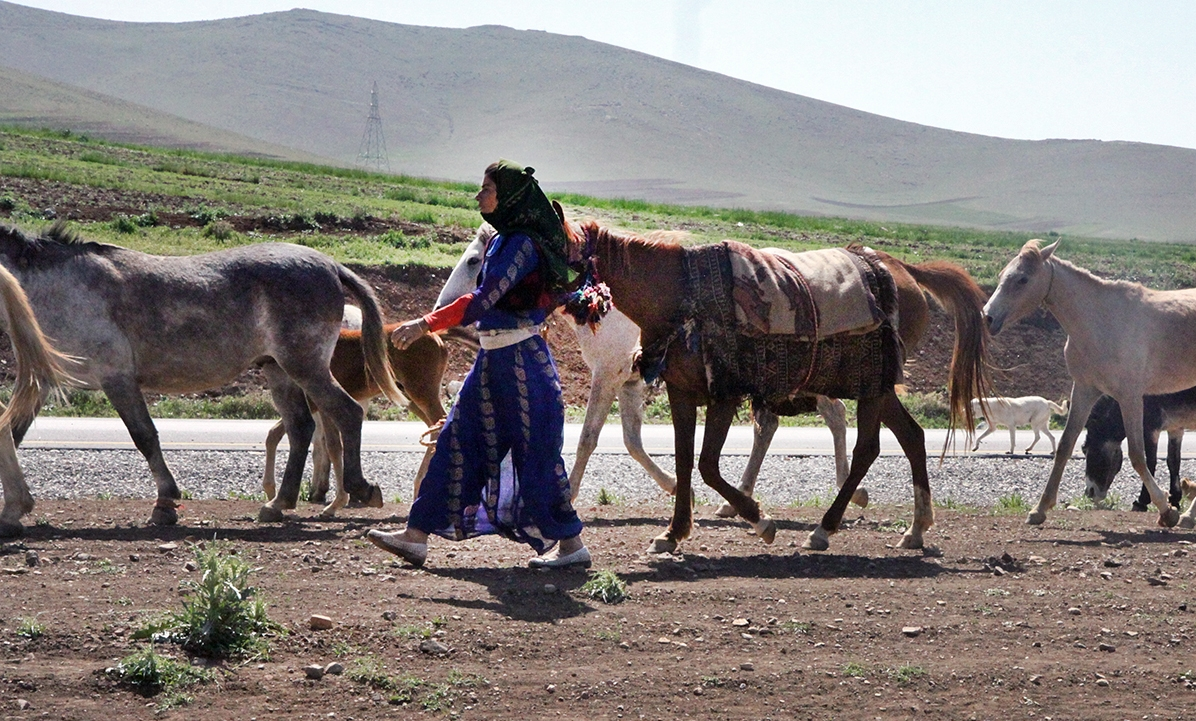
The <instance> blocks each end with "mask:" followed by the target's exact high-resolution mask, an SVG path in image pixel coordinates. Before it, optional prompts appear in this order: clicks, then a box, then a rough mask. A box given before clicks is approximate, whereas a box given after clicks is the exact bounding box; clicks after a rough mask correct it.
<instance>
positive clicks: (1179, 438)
mask: <svg viewBox="0 0 1196 721" xmlns="http://www.w3.org/2000/svg"><path fill="white" fill-rule="evenodd" d="M1183 442H1184V429H1182V428H1176V429H1174V430H1169V431H1167V472H1168V475H1169V476H1170V477H1171V489H1170V490H1171V498H1170V500H1171V505H1173V506H1175V507H1177V508H1178V507H1179V506H1180V504H1181V503H1183V499H1184V494H1183V489H1182V488H1180V484H1179V462H1180V457H1179V454H1180V451H1181V449H1182V447H1183ZM1155 448H1156V451H1155V452H1156V454H1157V453H1158V451H1157V448H1158V446H1157V445H1156V446H1155ZM1150 472H1151V473H1154V469H1153V468H1152V469H1151V471H1150Z"/></svg>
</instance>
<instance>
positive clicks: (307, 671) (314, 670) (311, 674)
mask: <svg viewBox="0 0 1196 721" xmlns="http://www.w3.org/2000/svg"><path fill="white" fill-rule="evenodd" d="M303 674H304V675H305V676H307V677H308V678H309V679H311V680H312V681H319V680H320V679H322V678H324V667H323V666H321V665H320V664H318V663H313V664H311V665H308V666H304V667H303Z"/></svg>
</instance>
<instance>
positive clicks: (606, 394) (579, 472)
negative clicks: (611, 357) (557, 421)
mask: <svg viewBox="0 0 1196 721" xmlns="http://www.w3.org/2000/svg"><path fill="white" fill-rule="evenodd" d="M618 380H619V379H618V378H617V377H614V376H613V375H612V374H610V373H599V372H598V371H597V370H595V371H594V372H593V374H591V376H590V397H589V400H588V401H587V402H586V419H585V422H584V423H582V426H581V438H580V439H579V440H578V441H577V457H576V459H575V460H574V461H573V469H572V470H571V471H569V493H570V496H569V499H570V500H571V501H576V500H577V494H578V493H579V492H581V477H582V476H583V475H584V474H585V472H586V464H587V463H589V462H590V455H591V454H592V453H593V452H594V448H595V447H596V446H597V445H598V436H599V435H600V434H601V433H602V426H603V424H604V423H606V416H607V414H608V413H610V407H611V406H612V405H613V404H614V402H615V394H616V392H617V388H616V384H617V383H618ZM620 410H622V409H620Z"/></svg>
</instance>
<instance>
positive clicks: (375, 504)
mask: <svg viewBox="0 0 1196 721" xmlns="http://www.w3.org/2000/svg"><path fill="white" fill-rule="evenodd" d="M367 488H369V489H370V492H369V495H367V496H366V497H365V498H354V497H353V496H351V495H350V496H349V506H350V507H351V508H381V507H382V488H381V487H380V486H376V485H374V484H373V483H371V484H369V485H368V486H367Z"/></svg>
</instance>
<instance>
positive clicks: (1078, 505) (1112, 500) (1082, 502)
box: [1067, 493, 1121, 511]
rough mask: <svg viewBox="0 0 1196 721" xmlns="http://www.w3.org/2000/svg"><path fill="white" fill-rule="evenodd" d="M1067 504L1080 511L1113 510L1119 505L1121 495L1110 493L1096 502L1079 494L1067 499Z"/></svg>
mask: <svg viewBox="0 0 1196 721" xmlns="http://www.w3.org/2000/svg"><path fill="white" fill-rule="evenodd" d="M1067 506H1068V508H1075V509H1078V510H1081V511H1115V510H1117V509H1118V508H1120V507H1121V495H1120V494H1117V493H1110V494H1108V495H1107V496H1105V497H1104V498H1103V499H1101V500H1100V502H1097V501H1094V500H1092V499H1091V498H1089V497H1088V496H1085V495H1083V494H1081V495H1079V496H1076V497H1075V498H1073V499H1072V500H1070V501H1068V503H1067Z"/></svg>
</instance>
